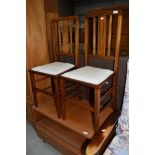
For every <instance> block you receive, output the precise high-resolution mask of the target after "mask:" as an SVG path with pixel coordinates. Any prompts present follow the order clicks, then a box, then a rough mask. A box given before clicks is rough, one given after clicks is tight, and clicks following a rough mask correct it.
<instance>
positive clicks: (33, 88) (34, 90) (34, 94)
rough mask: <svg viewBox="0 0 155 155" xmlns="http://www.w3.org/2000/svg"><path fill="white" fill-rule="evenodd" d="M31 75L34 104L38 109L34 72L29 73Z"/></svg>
mask: <svg viewBox="0 0 155 155" xmlns="http://www.w3.org/2000/svg"><path fill="white" fill-rule="evenodd" d="M29 73H30V80H31V86H32V94H33V103H34V105H35V106H36V107H38V102H37V92H36V86H35V77H34V73H33V72H32V71H29Z"/></svg>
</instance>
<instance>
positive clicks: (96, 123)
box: [93, 88, 101, 133]
mask: <svg viewBox="0 0 155 155" xmlns="http://www.w3.org/2000/svg"><path fill="white" fill-rule="evenodd" d="M100 91H101V90H100V88H95V91H94V116H93V128H94V133H96V132H97V131H98V129H99V112H100Z"/></svg>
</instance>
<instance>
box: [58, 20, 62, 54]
mask: <svg viewBox="0 0 155 155" xmlns="http://www.w3.org/2000/svg"><path fill="white" fill-rule="evenodd" d="M58 35H59V52H60V53H61V52H62V48H61V46H62V44H61V24H60V20H58Z"/></svg>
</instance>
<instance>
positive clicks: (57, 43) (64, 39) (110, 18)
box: [30, 9, 122, 133]
mask: <svg viewBox="0 0 155 155" xmlns="http://www.w3.org/2000/svg"><path fill="white" fill-rule="evenodd" d="M73 21H74V23H73ZM114 22H115V23H116V24H115V25H117V26H115V27H114V26H113V23H114ZM51 27H52V45H53V50H54V60H55V61H58V58H59V56H60V55H61V54H63V55H66V56H74V58H75V61H74V63H75V65H73V64H70V63H61V62H54V63H51V64H47V65H43V66H39V67H35V68H32V69H31V70H30V77H31V83H32V88H33V96H34V104H35V106H38V105H37V93H36V91H37V90H38V89H36V87H35V81H34V74H41V75H45V76H48V77H50V78H51V83H52V84H53V83H54V87H53V90H54V98H55V105H56V110H57V114H58V117H59V118H60V117H61V116H62V118H63V119H64V120H65V119H67V117H66V104H67V103H68V102H72V103H73V104H76V106H78V107H80V108H83V109H85V110H88V111H90V112H91V116H92V123H93V128H94V133H96V132H97V131H98V129H99V114H100V112H101V111H102V108H101V106H100V105H101V102H102V101H103V100H104V99H105V98H106V97H107V96H108V95H109V94H110V95H111V98H110V100H108V103H106V104H111V105H112V107H113V110H115V109H116V82H117V81H116V80H117V72H118V61H119V50H120V41H121V29H122V11H121V10H112V9H109V10H104V11H102V13H101V14H92V15H86V16H85V19H84V47H85V48H84V57H85V66H84V67H79V20H78V17H77V16H76V17H63V18H58V19H55V20H52V22H51ZM73 38H74V39H73ZM112 38H115V41H114V42H112ZM112 44H115V48H114V49H112V48H111V47H112V46H111V45H112ZM74 51H75V52H74ZM94 57H95V58H96V57H97V58H101V59H103V60H108V61H113V70H110V69H106V68H104V69H103V68H99V67H93V66H89V59H90V58H92V59H93V58H94ZM53 81H54V82H53ZM106 83H111V85H110V86H109V87H107V88H106V89H104V91H103V93H102V88H103V87H104V86H105V84H106ZM68 90H69V91H68ZM83 90H86V91H85V92H86V95H85V96H84V95H83V94H84V93H83V92H84V91H83ZM75 98H76V100H74V99H75ZM82 98H85V99H87V100H88V104H87V103H85V102H83V100H82ZM79 117H80V116H79ZM81 121H82V118H81Z"/></svg>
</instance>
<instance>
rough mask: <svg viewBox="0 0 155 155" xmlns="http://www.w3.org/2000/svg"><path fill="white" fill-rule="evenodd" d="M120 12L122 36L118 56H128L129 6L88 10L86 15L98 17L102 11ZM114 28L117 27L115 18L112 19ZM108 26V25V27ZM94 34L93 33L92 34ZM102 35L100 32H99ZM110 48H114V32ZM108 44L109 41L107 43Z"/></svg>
mask: <svg viewBox="0 0 155 155" xmlns="http://www.w3.org/2000/svg"><path fill="white" fill-rule="evenodd" d="M108 9H109V10H111V9H113V10H118V9H120V10H122V15H123V21H122V34H121V38H122V40H121V44H120V55H129V5H127V4H126V5H113V6H110V7H104V8H98V9H89V10H88V11H87V13H86V14H87V15H89V16H91V15H99V14H102V12H103V10H108ZM113 24H114V27H116V25H117V21H116V18H114V19H113ZM109 26H110V25H109ZM94 33H95V32H94ZM101 33H102V32H101ZM111 39H112V42H111V48H112V49H114V48H115V41H116V30H115V31H114V32H113V35H112V38H111ZM107 43H108V44H109V43H110V41H108V42H107Z"/></svg>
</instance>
